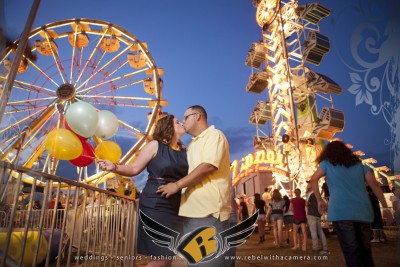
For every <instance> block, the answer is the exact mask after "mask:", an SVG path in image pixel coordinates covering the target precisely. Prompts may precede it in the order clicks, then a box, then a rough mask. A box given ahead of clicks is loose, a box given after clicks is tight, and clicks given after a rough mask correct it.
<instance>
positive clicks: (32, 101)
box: [7, 97, 56, 111]
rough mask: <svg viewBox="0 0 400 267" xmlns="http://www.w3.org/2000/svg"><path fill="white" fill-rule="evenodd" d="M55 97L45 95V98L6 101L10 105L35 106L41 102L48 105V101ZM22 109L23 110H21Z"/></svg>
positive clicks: (52, 100)
mask: <svg viewBox="0 0 400 267" xmlns="http://www.w3.org/2000/svg"><path fill="white" fill-rule="evenodd" d="M54 100H56V97H47V98H31V99H27V100H20V101H10V102H8V103H7V105H8V106H10V107H14V108H15V107H25V106H28V107H32V106H35V107H36V108H37V107H38V106H39V105H38V104H41V103H43V104H44V105H46V106H47V105H48V103H49V101H51V102H54ZM21 111H24V110H21Z"/></svg>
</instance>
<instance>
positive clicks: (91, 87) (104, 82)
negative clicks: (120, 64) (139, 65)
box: [77, 68, 148, 94]
mask: <svg viewBox="0 0 400 267" xmlns="http://www.w3.org/2000/svg"><path fill="white" fill-rule="evenodd" d="M146 70H148V68H146V69H141V70H138V71H134V72H131V73H128V74H125V75H122V76H118V77H115V78H112V79H109V80H106V81H103V82H99V83H97V84H95V85H93V86H90V87H88V88H85V89H82V90H78V89H77V92H78V93H79V94H82V93H86V92H91V91H92V90H94V89H96V88H99V87H100V86H102V85H106V84H110V83H112V82H115V81H118V80H121V79H122V80H125V79H127V78H129V77H131V76H134V75H137V74H139V73H142V72H145V71H146ZM140 82H143V80H139V81H134V82H132V83H130V84H128V85H125V86H122V87H118V88H123V87H126V86H129V85H133V84H136V83H140Z"/></svg>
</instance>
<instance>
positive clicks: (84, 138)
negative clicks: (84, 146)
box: [64, 120, 88, 142]
mask: <svg viewBox="0 0 400 267" xmlns="http://www.w3.org/2000/svg"><path fill="white" fill-rule="evenodd" d="M64 125H65V129H67V130H70V131H71V132H73V133H74V134H75V135H76V136H77V137H78V138H79V140H81V141H82V142H83V141H86V140H88V139H87V138H86V137H83V136H81V135H79V134H77V133H76V132H74V130H72V129H71V127H69V125H68V123H67V120H64Z"/></svg>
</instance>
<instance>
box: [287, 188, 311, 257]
mask: <svg viewBox="0 0 400 267" xmlns="http://www.w3.org/2000/svg"><path fill="white" fill-rule="evenodd" d="M294 194H295V196H296V197H294V198H292V199H291V200H290V206H291V209H292V210H293V242H294V246H293V247H292V249H298V248H300V240H298V238H299V227H301V233H302V236H303V240H302V242H301V244H302V246H301V249H302V250H303V251H306V249H307V231H306V223H307V216H306V201H305V200H304V199H303V198H301V197H300V194H301V191H300V189H298V188H296V190H294Z"/></svg>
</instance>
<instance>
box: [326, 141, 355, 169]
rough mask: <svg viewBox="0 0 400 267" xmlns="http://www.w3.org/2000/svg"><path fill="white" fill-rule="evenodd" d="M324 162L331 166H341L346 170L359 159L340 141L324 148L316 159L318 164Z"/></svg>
mask: <svg viewBox="0 0 400 267" xmlns="http://www.w3.org/2000/svg"><path fill="white" fill-rule="evenodd" d="M324 160H326V161H328V162H330V163H331V164H332V165H333V166H336V165H343V166H345V167H347V168H349V167H351V166H353V165H356V164H357V163H359V162H360V159H359V158H358V157H357V156H356V155H354V154H353V152H352V151H351V149H350V148H348V147H347V146H346V145H345V144H344V143H343V142H341V141H333V142H330V143H329V144H327V145H326V146H325V148H324V149H323V150H322V152H321V154H320V155H319V157H318V162H319V163H320V162H322V161H324Z"/></svg>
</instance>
